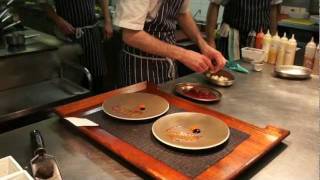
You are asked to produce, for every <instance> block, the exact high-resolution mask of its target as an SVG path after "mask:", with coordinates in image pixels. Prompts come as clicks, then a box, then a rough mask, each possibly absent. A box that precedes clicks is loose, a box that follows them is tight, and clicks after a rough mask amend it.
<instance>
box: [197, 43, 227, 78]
mask: <svg viewBox="0 0 320 180" xmlns="http://www.w3.org/2000/svg"><path fill="white" fill-rule="evenodd" d="M201 51H202V54H203V55H205V56H206V57H208V58H209V59H211V60H212V61H215V62H213V63H214V66H213V68H210V69H211V71H213V72H214V73H215V72H218V71H220V70H221V69H223V68H224V65H225V64H226V62H227V61H226V59H225V58H224V57H223V55H222V54H221V52H220V51H218V50H216V49H214V48H213V47H211V46H210V45H209V44H206V45H205V46H203V47H202V48H201Z"/></svg>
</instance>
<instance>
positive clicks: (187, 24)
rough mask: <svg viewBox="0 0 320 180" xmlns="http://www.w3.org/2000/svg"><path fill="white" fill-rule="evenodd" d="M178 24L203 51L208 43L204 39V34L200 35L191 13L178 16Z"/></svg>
mask: <svg viewBox="0 0 320 180" xmlns="http://www.w3.org/2000/svg"><path fill="white" fill-rule="evenodd" d="M178 23H179V25H180V27H181V29H182V31H183V32H184V33H185V34H186V35H187V36H188V37H189V38H190V39H191V40H192V41H194V42H195V43H197V45H198V46H199V48H200V49H201V50H202V49H203V47H204V46H205V45H207V43H206V41H205V40H204V39H203V37H202V34H201V33H200V31H199V29H198V26H197V25H196V23H195V21H194V20H193V18H192V15H191V13H190V12H189V11H187V12H185V13H181V14H179V16H178Z"/></svg>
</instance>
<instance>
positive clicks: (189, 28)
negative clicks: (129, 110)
mask: <svg viewBox="0 0 320 180" xmlns="http://www.w3.org/2000/svg"><path fill="white" fill-rule="evenodd" d="M189 1H190V0H119V1H118V4H117V9H116V18H115V22H114V24H115V25H116V26H119V27H121V28H122V33H123V35H122V39H123V41H124V47H123V49H122V54H121V59H120V67H121V68H120V73H121V74H120V76H121V85H122V86H126V85H130V84H134V83H138V82H141V81H149V82H153V83H156V84H159V83H163V82H165V81H168V80H172V79H175V78H176V77H177V73H176V72H177V71H176V63H175V61H180V62H181V63H183V64H185V65H186V66H187V67H189V68H190V69H192V70H194V71H196V72H204V71H207V70H209V69H211V70H213V71H218V70H219V69H222V68H223V67H224V65H225V62H226V61H225V59H224V57H223V56H222V55H221V53H220V52H219V51H217V50H215V49H214V48H212V47H210V46H209V45H208V44H207V43H206V42H205V40H204V39H203V38H202V36H201V34H200V32H199V30H198V28H197V26H196V24H195V22H194V21H193V19H192V16H191V14H190V11H189V10H188V5H189ZM176 22H177V23H179V25H180V27H181V29H182V30H183V31H184V32H185V34H186V35H187V36H188V37H189V38H190V39H192V40H193V41H194V42H196V43H197V45H198V46H199V48H200V50H201V53H197V52H194V51H191V50H186V49H183V48H180V47H178V46H176V45H175V31H176Z"/></svg>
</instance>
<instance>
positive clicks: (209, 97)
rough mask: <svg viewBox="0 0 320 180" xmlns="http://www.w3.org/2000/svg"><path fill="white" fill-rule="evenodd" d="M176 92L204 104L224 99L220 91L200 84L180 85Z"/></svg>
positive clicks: (176, 87)
mask: <svg viewBox="0 0 320 180" xmlns="http://www.w3.org/2000/svg"><path fill="white" fill-rule="evenodd" d="M175 91H176V92H177V93H178V94H179V95H181V96H184V97H187V98H190V99H193V100H196V101H202V102H215V101H219V100H220V99H221V97H222V94H221V93H220V92H219V91H217V90H215V89H213V88H210V87H208V86H205V85H203V84H199V83H178V84H176V86H175Z"/></svg>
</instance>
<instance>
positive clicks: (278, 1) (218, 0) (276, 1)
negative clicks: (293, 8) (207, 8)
mask: <svg viewBox="0 0 320 180" xmlns="http://www.w3.org/2000/svg"><path fill="white" fill-rule="evenodd" d="M209 1H210V2H212V3H215V4H219V5H220V4H221V5H224V4H225V3H227V2H229V1H230V0H209ZM282 1H283V0H271V4H272V5H276V4H281V3H282Z"/></svg>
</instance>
